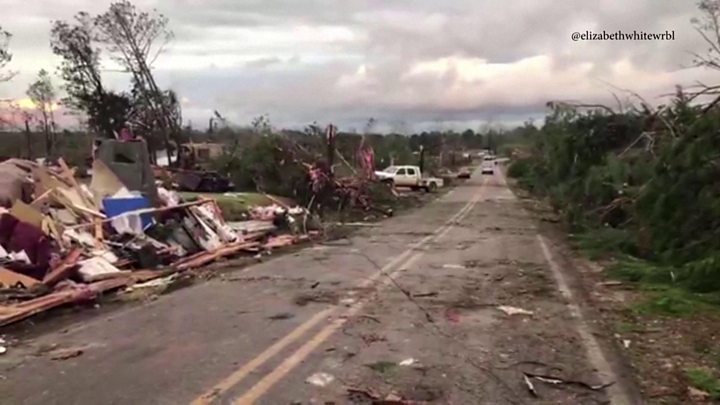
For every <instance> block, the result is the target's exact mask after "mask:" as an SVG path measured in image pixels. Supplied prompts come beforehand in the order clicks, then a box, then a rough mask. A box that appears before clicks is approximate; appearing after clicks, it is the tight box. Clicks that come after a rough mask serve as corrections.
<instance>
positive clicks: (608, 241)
mask: <svg viewBox="0 0 720 405" xmlns="http://www.w3.org/2000/svg"><path fill="white" fill-rule="evenodd" d="M571 240H572V241H573V242H574V244H575V246H577V247H578V248H579V249H580V250H582V251H583V252H585V254H587V255H588V256H589V257H590V259H592V260H597V259H600V258H603V257H607V256H608V253H632V252H633V250H634V244H633V242H632V240H631V235H630V233H629V232H628V231H626V230H624V229H617V228H611V227H606V228H598V229H593V230H592V231H587V232H583V233H579V234H575V235H573V236H572V238H571Z"/></svg>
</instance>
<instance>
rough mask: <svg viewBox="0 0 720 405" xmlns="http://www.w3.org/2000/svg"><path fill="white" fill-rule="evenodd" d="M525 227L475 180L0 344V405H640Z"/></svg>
mask: <svg viewBox="0 0 720 405" xmlns="http://www.w3.org/2000/svg"><path fill="white" fill-rule="evenodd" d="M533 215H534V214H531V213H529V212H528V211H527V210H524V209H523V207H522V205H521V203H520V202H519V201H518V200H517V199H516V198H515V196H514V195H513V194H512V193H511V191H510V190H509V188H508V187H507V185H506V182H505V179H504V176H503V175H502V174H501V173H500V172H497V173H496V174H495V175H493V176H481V175H480V174H479V172H476V173H475V174H474V176H473V178H472V179H471V180H470V181H469V182H467V183H465V184H464V185H461V186H458V187H457V188H455V189H454V190H453V191H451V192H449V193H447V194H446V195H444V196H442V197H441V198H439V199H437V200H436V201H434V202H432V203H431V204H429V205H427V206H425V207H422V208H419V209H417V210H414V211H411V212H409V213H406V214H403V215H399V216H397V217H393V218H390V219H388V220H386V221H383V222H382V223H380V224H378V226H377V227H371V228H367V229H362V230H360V231H359V232H357V233H355V234H353V235H352V236H349V237H347V238H339V239H337V240H334V241H329V242H326V243H323V244H318V245H315V246H313V247H309V248H307V249H303V250H301V251H298V252H295V253H293V254H290V255H285V256H282V257H278V258H276V259H273V260H270V261H267V262H264V263H260V264H257V265H253V266H250V267H248V268H246V269H244V270H238V271H235V272H231V273H226V274H225V275H224V276H223V277H217V278H214V279H211V280H208V281H207V282H204V283H199V284H196V285H193V286H191V287H188V288H184V289H182V290H178V291H174V292H173V293H172V294H166V295H162V296H160V297H158V298H157V299H155V300H152V301H150V302H146V303H142V304H139V305H133V306H129V307H122V308H120V309H118V310H116V311H108V312H104V313H100V314H98V315H97V316H95V317H92V318H90V319H83V320H82V321H78V322H76V323H70V324H63V325H62V326H59V325H58V326H56V327H52V326H50V327H48V326H47V325H45V326H44V327H42V326H38V327H37V329H36V330H34V331H29V332H28V331H24V332H23V334H22V335H18V340H13V338H14V336H7V337H6V339H7V340H9V341H10V342H11V344H10V345H9V350H8V353H6V354H5V355H3V356H2V357H1V358H0V376H2V377H1V378H0V392H2V393H3V394H2V395H3V402H5V401H7V403H13V404H67V403H74V404H86V403H87V404H95V403H117V404H125V403H132V404H176V403H188V402H190V403H194V404H207V403H217V404H225V403H234V404H246V403H260V404H316V403H325V404H328V403H334V404H345V403H357V404H364V403H368V404H369V403H395V404H403V403H405V404H409V403H443V404H506V403H507V404H523V403H553V404H555V403H559V404H597V403H611V402H612V403H620V404H624V403H627V404H631V403H633V404H634V403H641V400H640V399H639V397H638V396H637V391H636V390H635V389H634V382H633V380H632V378H631V377H626V375H625V374H624V370H625V366H624V363H623V360H622V356H621V355H619V354H618V350H617V344H616V342H615V339H614V337H612V336H611V337H608V336H607V334H606V333H604V331H603V330H602V329H600V328H599V326H600V327H602V324H599V323H598V321H597V320H596V318H595V317H596V314H595V312H594V309H593V308H592V306H591V305H589V302H590V301H588V300H587V297H586V294H585V293H584V292H583V291H582V290H581V289H579V285H578V283H577V278H578V273H577V269H576V268H575V267H574V266H573V265H572V263H571V261H569V260H567V259H566V258H565V257H566V256H565V253H566V252H565V249H564V247H563V246H562V244H558V243H556V242H555V241H556V239H555V238H554V237H552V236H540V235H539V234H538V225H537V224H538V222H537V221H536V220H535V218H534V216H533ZM383 401H385V402H383Z"/></svg>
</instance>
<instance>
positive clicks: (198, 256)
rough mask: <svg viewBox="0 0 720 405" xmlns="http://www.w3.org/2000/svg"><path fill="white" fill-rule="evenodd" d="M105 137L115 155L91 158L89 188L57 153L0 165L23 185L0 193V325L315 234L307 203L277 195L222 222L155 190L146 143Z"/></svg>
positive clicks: (211, 210)
mask: <svg viewBox="0 0 720 405" xmlns="http://www.w3.org/2000/svg"><path fill="white" fill-rule="evenodd" d="M105 142H109V141H104V142H103V144H104V143H105ZM113 142H116V143H115V144H111V145H110V146H108V148H110V149H114V150H117V151H119V152H118V153H109V152H108V153H99V154H98V156H96V159H95V160H94V163H93V166H92V168H93V170H92V179H91V180H90V182H89V184H83V182H82V181H81V180H80V179H78V178H77V177H76V176H75V172H76V170H74V169H72V168H70V167H69V166H68V165H67V164H66V163H65V162H64V161H63V160H62V159H59V160H58V162H57V165H55V166H41V165H39V164H37V163H34V162H30V161H23V160H20V159H13V160H12V161H8V162H4V163H2V164H0V177H2V175H5V174H7V173H10V172H12V173H13V174H16V175H17V176H16V177H18V176H19V177H18V178H19V180H18V181H19V182H20V183H22V184H23V185H24V186H23V187H25V188H29V189H30V190H31V193H30V195H27V196H26V195H24V194H23V193H19V192H14V191H12V192H6V193H4V194H3V195H2V196H0V197H5V198H4V199H0V203H1V204H2V205H3V206H4V207H5V208H1V207H0V326H3V325H7V324H10V323H13V322H17V321H20V320H23V319H26V318H28V317H31V316H33V315H35V314H37V313H40V312H43V311H47V310H49V309H51V308H55V307H58V306H62V305H66V304H72V303H79V302H83V301H90V300H94V299H96V298H97V297H98V296H100V295H102V294H103V293H107V292H110V291H113V290H118V289H125V288H128V287H131V286H133V285H134V284H136V283H137V284H141V285H139V286H138V288H142V283H148V282H149V281H152V280H155V279H163V278H165V279H164V280H171V279H167V277H168V276H171V275H172V274H176V273H182V272H188V271H191V270H193V269H197V268H199V267H202V266H205V265H207V264H209V263H211V262H214V261H217V260H220V259H223V258H228V257H232V256H237V255H243V254H245V255H248V256H250V255H257V254H258V253H265V252H268V253H269V252H270V251H272V250H275V249H280V248H284V247H287V246H290V245H294V244H297V243H301V242H304V241H307V240H309V239H310V238H312V237H315V236H317V235H319V231H316V230H314V229H310V230H308V228H311V227H309V226H307V222H308V221H307V217H308V211H307V210H306V209H305V208H301V207H292V206H289V205H288V204H287V203H285V202H282V201H279V200H278V202H279V203H281V204H282V205H280V204H279V203H275V204H273V205H272V206H270V207H257V208H255V209H252V210H250V213H249V218H248V220H247V221H241V222H234V223H228V222H226V221H225V219H224V218H223V216H222V213H221V211H220V208H219V206H218V204H217V203H216V201H215V200H212V199H209V198H206V197H200V198H198V199H197V200H194V201H183V200H182V199H181V198H180V197H179V196H178V195H177V194H176V193H175V192H173V191H172V190H168V189H165V188H162V187H158V186H157V185H156V183H155V180H154V177H153V170H152V168H151V166H150V163H149V160H148V158H147V153H146V150H145V148H146V146H145V145H144V143H142V142H139V141H127V142H120V141H113ZM131 155H132V156H131ZM118 156H120V157H122V156H131V157H133V158H132V159H130V158H127V159H124V158H123V159H122V161H117V162H116V161H114V160H113V159H119V158H118ZM16 183H17V182H16ZM20 183H18V184H20ZM13 184H15V183H13ZM303 221H305V222H306V223H305V224H304V225H305V226H300V225H299V224H301V223H302V222H303ZM164 282H165V281H160V283H161V284H162V283H164ZM146 285H148V284H146ZM311 300H312V299H311Z"/></svg>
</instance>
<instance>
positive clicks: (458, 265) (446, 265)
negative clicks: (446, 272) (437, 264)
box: [442, 263, 465, 270]
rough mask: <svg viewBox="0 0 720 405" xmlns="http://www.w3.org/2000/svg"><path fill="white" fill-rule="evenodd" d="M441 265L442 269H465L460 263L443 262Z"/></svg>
mask: <svg viewBox="0 0 720 405" xmlns="http://www.w3.org/2000/svg"><path fill="white" fill-rule="evenodd" d="M442 267H443V269H457V270H464V269H465V266H463V265H461V264H452V263H448V264H443V266H442Z"/></svg>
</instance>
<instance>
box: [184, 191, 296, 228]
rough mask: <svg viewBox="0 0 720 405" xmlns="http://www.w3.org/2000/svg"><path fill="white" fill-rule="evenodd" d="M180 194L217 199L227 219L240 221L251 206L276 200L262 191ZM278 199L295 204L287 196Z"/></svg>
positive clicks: (189, 197) (186, 196)
mask: <svg viewBox="0 0 720 405" xmlns="http://www.w3.org/2000/svg"><path fill="white" fill-rule="evenodd" d="M179 194H180V196H181V197H182V198H183V199H185V200H188V201H193V200H195V199H197V198H198V197H201V196H202V197H207V198H212V199H214V200H215V201H217V203H218V206H219V207H220V210H221V211H222V213H223V217H224V218H225V220H227V221H239V220H242V219H243V215H244V214H245V213H247V211H248V210H249V209H250V208H251V207H255V206H264V205H271V204H274V201H273V200H272V199H270V198H268V197H266V196H265V195H264V194H260V193H236V192H233V193H228V194H225V193H195V192H189V191H183V192H180V193H179ZM275 198H277V199H278V200H280V201H282V202H284V203H285V204H288V205H291V206H292V205H295V203H293V202H292V201H290V200H289V199H287V198H282V197H275Z"/></svg>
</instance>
